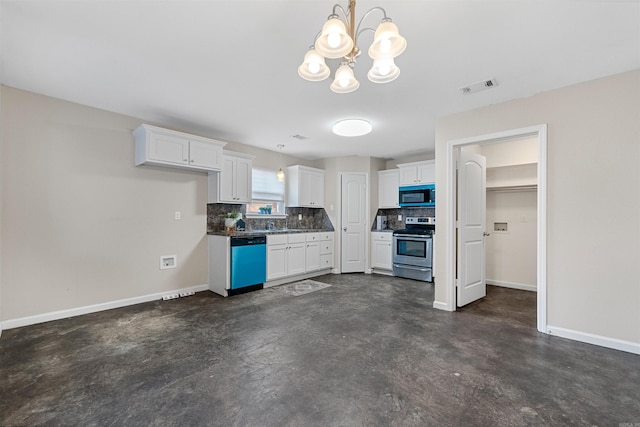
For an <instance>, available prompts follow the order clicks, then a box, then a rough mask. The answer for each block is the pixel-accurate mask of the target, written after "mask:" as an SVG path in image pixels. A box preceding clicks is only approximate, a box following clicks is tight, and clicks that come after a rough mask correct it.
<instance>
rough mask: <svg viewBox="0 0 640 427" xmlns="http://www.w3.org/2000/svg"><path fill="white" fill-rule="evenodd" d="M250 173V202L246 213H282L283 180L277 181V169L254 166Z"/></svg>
mask: <svg viewBox="0 0 640 427" xmlns="http://www.w3.org/2000/svg"><path fill="white" fill-rule="evenodd" d="M252 174H253V179H252V181H251V185H252V194H251V198H252V203H249V204H248V205H247V214H255V215H261V214H262V215H284V214H285V212H284V182H281V181H278V177H277V171H276V170H271V169H261V168H255V167H254V168H253V170H252ZM261 208H262V209H261Z"/></svg>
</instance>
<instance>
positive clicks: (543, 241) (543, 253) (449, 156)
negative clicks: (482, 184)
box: [444, 124, 548, 333]
mask: <svg viewBox="0 0 640 427" xmlns="http://www.w3.org/2000/svg"><path fill="white" fill-rule="evenodd" d="M527 136H533V137H536V138H537V139H538V195H537V198H538V200H537V203H538V206H537V215H538V225H537V249H536V254H537V269H536V270H537V284H536V285H537V329H538V331H540V332H543V333H548V331H547V125H546V124H541V125H537V126H530V127H524V128H519V129H512V130H507V131H503V132H496V133H492V134H486V135H479V136H473V137H469V138H462V139H456V140H452V141H447V151H446V175H445V176H446V189H445V191H446V194H447V203H446V206H445V214H446V218H447V221H446V227H445V230H444V231H445V236H446V239H447V241H448V242H449V243H448V244H447V247H446V257H445V263H446V264H445V268H446V271H447V272H448V274H447V276H446V277H447V280H446V283H445V288H446V294H447V307H446V309H447V310H448V311H455V310H456V264H457V254H456V246H457V245H456V203H457V191H456V162H457V151H458V150H459V149H460V148H462V147H464V146H467V145H474V144H480V145H482V144H490V143H494V142H504V141H505V140H509V139H515V138H521V137H527Z"/></svg>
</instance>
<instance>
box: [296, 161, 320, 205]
mask: <svg viewBox="0 0 640 427" xmlns="http://www.w3.org/2000/svg"><path fill="white" fill-rule="evenodd" d="M299 188H300V195H299V200H300V205H301V206H308V207H313V208H321V207H323V206H324V174H322V173H318V172H315V171H308V170H300V187H299Z"/></svg>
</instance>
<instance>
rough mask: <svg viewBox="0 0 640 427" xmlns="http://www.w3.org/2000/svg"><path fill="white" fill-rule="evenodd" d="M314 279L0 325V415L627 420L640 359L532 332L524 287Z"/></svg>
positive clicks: (205, 421)
mask: <svg viewBox="0 0 640 427" xmlns="http://www.w3.org/2000/svg"><path fill="white" fill-rule="evenodd" d="M315 280H318V281H320V282H325V283H329V284H331V285H332V286H331V287H327V288H324V289H319V290H317V291H314V292H311V293H308V294H305V295H300V296H293V295H289V294H286V293H284V292H281V291H278V290H276V289H273V288H272V289H265V290H261V291H256V292H252V293H248V294H244V295H238V296H234V297H230V298H226V299H225V298H222V297H219V296H217V295H215V294H213V293H209V292H201V293H198V294H196V295H195V296H192V297H187V298H181V299H179V300H171V301H157V302H151V303H146V304H140V305H136V306H131V307H126V308H122V309H116V310H110V311H105V312H101V313H94V314H90V315H85V316H79V317H76V318H72V319H65V320H60V321H55V322H49V323H45V324H40V325H33V326H28V327H24V328H18V329H11V330H7V331H4V332H3V335H2V338H1V339H0V395H1V399H0V425H41V424H47V425H83V426H90V425H96V426H106V425H115V426H120V425H128V426H130V425H157V426H174V425H175V426H178V425H179V426H189V425H193V426H200V425H213V426H425V425H435V426H462V425H473V426H475V425H478V426H527V425H600V426H619V425H621V423H622V425H624V423H631V424H630V425H633V423H640V356H637V355H633V354H629V353H624V352H619V351H615V350H610V349H606V348H601V347H597V346H593V345H588V344H584V343H579V342H574V341H570V340H566V339H562V338H558V337H552V336H548V335H544V334H540V333H538V332H537V331H536V328H535V324H536V317H535V316H536V313H535V298H536V295H535V294H534V293H531V292H526V291H518V290H511V289H504V288H496V287H489V292H488V296H487V298H485V299H484V300H482V301H479V302H477V303H474V304H471V305H470V306H468V307H465V308H464V309H463V310H461V311H459V312H457V313H447V312H442V311H438V310H435V309H433V308H432V307H431V305H432V302H433V286H432V285H431V284H427V283H423V282H417V281H412V280H407V279H399V278H392V277H386V276H379V275H363V274H344V275H327V276H321V277H319V278H316V279H315Z"/></svg>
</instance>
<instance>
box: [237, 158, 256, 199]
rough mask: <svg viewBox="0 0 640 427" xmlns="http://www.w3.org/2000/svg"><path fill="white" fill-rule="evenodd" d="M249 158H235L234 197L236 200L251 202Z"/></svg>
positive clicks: (250, 162) (250, 165)
mask: <svg viewBox="0 0 640 427" xmlns="http://www.w3.org/2000/svg"><path fill="white" fill-rule="evenodd" d="M252 163H253V162H252V161H251V160H249V159H241V158H238V159H236V168H235V186H234V188H235V197H236V201H238V202H244V203H251V167H252Z"/></svg>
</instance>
